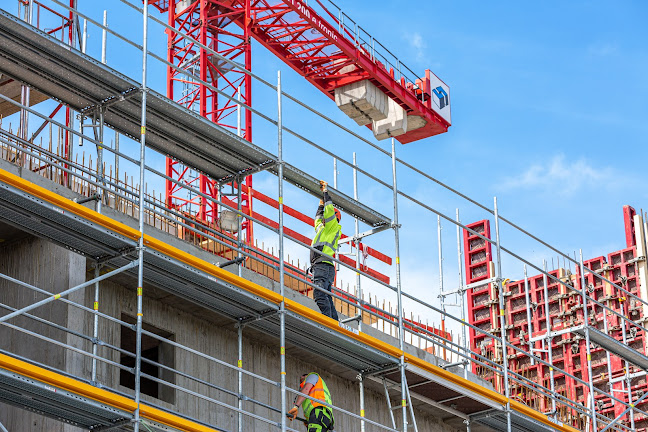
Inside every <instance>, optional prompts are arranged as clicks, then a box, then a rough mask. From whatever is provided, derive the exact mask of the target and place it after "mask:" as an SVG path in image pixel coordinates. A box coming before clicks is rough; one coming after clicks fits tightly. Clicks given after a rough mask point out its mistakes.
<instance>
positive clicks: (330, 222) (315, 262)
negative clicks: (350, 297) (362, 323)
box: [310, 180, 342, 321]
mask: <svg viewBox="0 0 648 432" xmlns="http://www.w3.org/2000/svg"><path fill="white" fill-rule="evenodd" d="M327 187H328V184H327V183H326V182H325V181H324V180H320V190H321V191H322V192H323V194H324V199H323V200H320V205H319V207H318V208H317V213H316V214H315V237H314V238H313V242H312V243H311V246H312V247H313V248H315V249H317V250H318V251H321V252H315V251H313V250H311V253H310V262H311V271H312V272H313V283H314V284H315V285H317V286H318V287H320V288H321V289H322V290H325V291H328V292H329V293H330V292H331V287H332V286H333V281H334V280H335V266H334V265H333V261H332V260H331V258H332V257H333V255H334V254H335V252H336V251H337V249H338V240H339V239H340V235H341V231H342V227H341V226H340V218H341V215H340V211H339V210H338V209H336V208H334V207H333V201H331V197H330V196H329V194H328V189H327ZM325 291H320V290H314V292H313V297H314V298H315V303H317V306H318V307H319V308H320V311H322V313H323V314H324V315H326V316H328V317H331V318H333V319H334V320H336V321H337V320H338V314H337V311H336V310H335V305H334V304H333V298H332V297H331V294H327V293H326V292H325Z"/></svg>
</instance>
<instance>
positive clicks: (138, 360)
mask: <svg viewBox="0 0 648 432" xmlns="http://www.w3.org/2000/svg"><path fill="white" fill-rule="evenodd" d="M143 6H144V9H143V20H144V23H143V29H142V122H141V125H140V161H139V231H140V238H139V242H138V247H137V251H138V254H137V255H138V267H137V329H136V330H137V331H136V338H135V341H136V342H135V351H136V352H135V404H136V405H137V408H136V409H135V418H134V419H133V421H134V424H133V430H134V432H139V429H140V428H139V426H140V397H141V394H140V390H141V388H140V387H141V386H140V381H141V375H142V316H143V315H142V294H143V292H142V291H143V287H142V286H143V284H144V172H145V166H146V164H145V155H146V151H145V150H146V96H147V95H148V88H147V87H146V76H147V59H148V2H144V5H143Z"/></svg>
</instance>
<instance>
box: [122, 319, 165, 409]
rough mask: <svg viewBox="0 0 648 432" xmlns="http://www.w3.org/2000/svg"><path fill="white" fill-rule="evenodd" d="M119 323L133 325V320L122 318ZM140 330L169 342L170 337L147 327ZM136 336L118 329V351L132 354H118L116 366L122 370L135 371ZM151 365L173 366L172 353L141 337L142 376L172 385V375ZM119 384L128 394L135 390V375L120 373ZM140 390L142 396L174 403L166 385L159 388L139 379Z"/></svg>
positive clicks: (124, 328) (132, 332) (125, 371)
mask: <svg viewBox="0 0 648 432" xmlns="http://www.w3.org/2000/svg"><path fill="white" fill-rule="evenodd" d="M121 318H122V321H124V322H126V323H128V324H136V323H137V320H136V319H135V318H134V317H132V316H129V315H125V314H122V317H121ZM142 329H144V330H146V331H148V332H150V333H154V334H156V335H158V336H160V337H163V338H165V339H169V340H173V337H174V335H173V333H170V332H168V331H165V330H162V329H159V328H157V327H155V326H153V325H151V324H148V323H142ZM136 337H137V333H136V332H135V331H134V330H133V329H131V328H130V327H126V326H121V342H120V347H121V349H123V350H125V351H128V352H130V353H132V355H128V354H125V353H123V354H121V356H120V361H119V363H120V364H122V365H123V366H126V367H129V368H134V367H135V350H136V347H137V340H136ZM146 360H149V361H150V362H155V363H158V364H160V365H164V366H167V367H170V368H173V367H174V366H175V349H174V347H173V345H171V344H168V343H165V342H164V341H160V340H159V339H156V338H154V337H152V336H148V335H145V334H143V335H142V374H146V375H149V376H151V377H154V378H158V379H160V380H164V381H167V382H170V383H172V384H175V375H174V374H173V372H171V371H169V370H167V369H166V368H163V367H161V366H158V365H157V364H151V363H150V362H149V361H146ZM119 384H121V385H123V386H124V387H127V388H129V389H131V390H135V374H134V373H132V372H130V371H127V370H124V369H120V373H119ZM140 390H141V392H142V393H143V394H145V395H148V396H151V397H154V398H156V399H160V400H162V401H164V402H168V403H171V404H173V403H175V389H174V388H173V387H170V386H168V385H165V384H162V383H160V382H158V381H155V380H153V379H151V378H147V377H144V376H142V378H141V379H140Z"/></svg>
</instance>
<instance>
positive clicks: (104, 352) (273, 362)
mask: <svg viewBox="0 0 648 432" xmlns="http://www.w3.org/2000/svg"><path fill="white" fill-rule="evenodd" d="M0 272H1V273H3V274H7V275H10V276H12V277H15V278H17V279H19V280H22V281H25V282H28V283H30V284H33V285H35V286H38V287H40V288H43V289H46V290H48V291H49V292H60V291H62V290H63V289H65V288H67V287H70V286H74V285H77V284H79V283H81V281H82V280H84V279H86V278H87V279H90V278H92V277H93V275H94V272H93V269H92V268H90V267H88V270H87V271H86V262H85V259H84V258H83V257H80V256H79V255H76V254H74V253H72V252H70V251H67V250H66V249H63V248H61V247H58V246H56V245H54V244H52V243H49V242H47V241H44V240H40V239H36V238H33V237H28V238H26V239H22V240H19V241H15V242H13V243H8V244H5V245H4V246H3V247H2V248H1V249H0ZM42 298H43V296H42V295H35V294H33V293H31V292H30V291H28V290H27V289H26V288H23V287H19V286H17V285H16V284H13V283H9V282H6V281H2V282H0V302H2V303H3V304H8V305H10V306H12V307H22V306H25V305H27V304H30V303H32V302H34V301H37V300H40V299H42ZM70 298H71V299H72V300H74V301H75V302H78V303H80V304H84V305H86V306H88V307H92V304H93V301H94V287H88V288H85V289H83V290H80V291H78V292H77V293H74V294H73V295H72V296H71V297H70ZM178 305H180V307H178ZM99 309H100V311H101V312H103V313H105V314H108V315H110V316H113V317H117V318H121V316H122V314H127V315H129V316H132V317H134V316H136V314H137V297H136V292H135V281H134V280H131V279H129V278H128V277H123V278H122V279H120V280H109V281H106V282H102V283H101V286H100V300H99ZM34 315H37V316H40V317H42V318H44V319H47V320H49V321H52V322H55V323H57V324H60V325H62V326H67V327H68V328H70V329H71V330H73V331H77V332H80V333H83V334H85V335H90V336H91V335H92V332H93V317H92V315H91V314H90V313H88V312H86V311H82V310H79V309H78V308H74V307H71V306H67V305H65V304H64V303H62V302H60V301H57V302H54V303H52V304H50V305H47V306H44V307H41V308H39V309H37V310H35V311H34ZM143 319H144V322H145V323H147V324H150V325H153V326H155V327H157V328H159V329H162V330H165V331H167V332H169V333H171V334H173V335H174V336H173V338H172V339H173V340H175V341H177V342H179V343H180V344H183V345H185V346H188V347H189V348H192V349H194V350H197V351H199V352H201V353H204V354H206V355H208V356H213V357H215V358H217V359H219V360H222V361H224V362H227V363H228V364H231V365H236V362H237V359H238V355H237V330H236V328H235V327H234V323H233V322H232V321H230V320H227V319H223V318H222V317H218V316H216V315H213V314H211V313H209V312H208V311H205V310H202V309H200V308H194V309H192V308H191V306H190V305H187V304H183V302H182V301H180V300H179V299H176V298H172V297H170V296H168V295H165V294H164V293H161V292H158V291H156V290H154V289H151V288H148V287H145V290H144V318H143ZM13 322H14V323H15V324H18V325H20V327H23V328H27V329H29V330H32V331H34V332H37V333H38V334H41V335H44V336H45V337H46V338H48V339H52V340H56V341H60V342H66V343H68V344H69V345H72V346H75V347H77V348H81V349H83V350H85V351H88V352H89V351H91V350H92V345H91V343H90V342H89V341H86V340H83V339H81V338H79V337H77V336H75V335H73V334H66V333H65V332H63V331H61V330H55V329H52V328H51V327H49V326H46V325H45V324H40V323H35V322H34V321H33V320H30V319H29V318H26V317H20V318H16V319H15V320H14V321H13ZM121 331H122V329H121V327H120V325H119V324H117V323H114V322H111V321H109V320H107V319H100V320H99V338H100V339H101V340H102V341H103V342H105V343H106V344H107V345H114V346H117V347H118V346H119V345H120V335H121ZM0 332H1V333H0V334H1V337H0V348H2V349H4V350H7V351H9V352H11V353H14V354H16V355H20V356H23V357H26V358H28V359H31V360H35V361H37V362H41V363H43V364H46V365H48V366H52V367H54V368H57V369H62V370H65V371H67V372H69V373H71V374H74V375H76V376H78V377H80V378H82V379H86V380H90V378H91V371H92V362H91V360H90V359H88V358H87V357H84V356H82V355H81V354H79V353H75V352H73V351H70V350H65V349H64V348H62V347H58V346H56V345H54V344H52V343H50V342H46V341H44V340H39V339H37V338H35V337H33V336H28V335H25V334H24V333H19V332H17V331H15V330H11V329H7V328H6V327H5V326H2V327H0ZM173 351H174V363H175V366H176V367H177V369H178V370H179V371H180V372H183V373H186V374H188V375H191V376H194V377H196V378H198V379H200V380H203V381H205V382H207V383H212V384H214V385H216V386H218V387H221V388H225V389H227V390H230V391H233V392H236V391H237V373H236V372H235V371H234V370H232V369H229V368H227V367H225V366H222V365H219V364H217V363H216V362H214V361H210V360H208V359H205V358H202V357H200V356H198V355H196V354H192V353H190V352H187V351H183V350H181V349H180V348H174V349H173ZM243 352H244V356H243V359H244V368H246V369H248V370H250V371H252V372H254V373H256V374H259V375H262V376H265V377H267V378H269V379H271V380H277V381H278V380H279V345H278V341H277V340H274V338H270V337H265V336H263V335H260V334H258V333H250V332H249V331H247V330H245V329H244V342H243ZM98 353H99V355H100V356H102V357H104V358H106V359H109V360H111V361H113V362H116V363H119V357H120V355H119V353H118V352H117V351H116V350H114V349H112V348H110V347H108V346H101V347H100V348H99V352H98ZM286 357H287V371H288V377H287V379H288V385H289V386H291V387H293V388H296V387H297V386H298V377H299V375H300V374H301V373H302V372H305V371H316V372H319V373H321V375H322V377H323V378H324V379H325V380H326V382H327V384H328V386H329V388H330V390H331V393H332V395H333V400H334V403H335V404H336V405H339V406H341V407H343V408H345V409H347V410H349V411H352V412H356V413H357V412H359V393H358V383H357V381H355V380H349V379H345V378H340V377H339V376H336V375H334V374H332V373H331V372H330V371H328V370H325V369H323V368H321V367H317V366H314V365H312V364H309V363H307V362H305V361H303V360H302V359H301V358H299V356H298V355H295V354H294V351H292V352H291V350H290V349H288V351H287V356H286ZM98 381H99V382H100V383H101V384H102V385H103V386H105V387H108V388H112V389H115V390H117V391H119V392H123V393H126V394H132V393H133V392H132V391H131V390H130V389H128V388H126V387H123V386H121V385H120V384H119V370H118V368H117V367H115V366H112V365H108V364H106V363H103V362H99V367H98ZM175 381H176V384H177V385H178V386H180V387H183V388H187V389H190V390H191V391H193V392H197V393H198V394H200V395H204V396H206V397H208V398H213V399H215V400H217V401H219V402H221V403H225V404H228V405H231V406H236V404H237V399H236V398H235V397H234V396H232V395H229V394H227V393H225V392H222V391H219V390H216V389H214V388H210V387H209V386H207V385H205V384H200V383H197V382H196V381H194V380H192V379H189V378H185V377H182V376H177V377H176V379H175ZM244 394H246V395H247V396H248V397H250V398H253V399H255V400H257V401H259V402H261V403H263V404H266V405H270V406H273V407H277V408H278V407H280V393H279V389H278V388H277V387H276V386H274V385H270V384H267V383H264V382H262V381H260V380H258V379H255V378H252V377H244ZM143 399H144V400H147V401H150V402H151V403H153V404H155V405H158V406H161V407H164V408H169V409H172V410H174V411H177V412H179V413H181V414H183V415H186V416H189V417H193V418H196V419H200V420H201V421H204V422H206V423H209V424H212V425H217V426H218V427H219V428H223V429H226V430H236V428H237V421H238V420H237V418H238V415H237V414H236V413H235V412H234V411H232V410H231V409H227V408H225V407H222V406H219V405H218V404H217V403H214V402H210V401H207V400H204V399H201V398H199V397H197V396H193V395H190V394H187V393H184V392H181V391H180V390H175V403H167V402H164V401H160V400H157V399H154V398H152V397H150V396H146V395H144V397H143ZM292 399H293V396H291V395H290V396H289V402H290V401H292ZM365 400H366V402H365V403H366V413H367V417H368V418H370V419H373V420H376V421H379V422H382V423H384V424H388V422H389V415H388V411H387V409H386V408H387V405H386V402H385V398H384V395H383V394H381V393H378V392H375V391H372V390H367V392H366V399H365ZM245 408H246V409H247V410H251V412H253V413H254V414H256V415H259V416H262V417H266V418H269V419H271V420H272V421H274V422H279V421H280V417H279V415H278V414H276V413H274V412H271V411H270V410H268V409H266V408H263V407H260V406H258V405H254V404H253V403H251V402H246V403H245ZM417 420H418V424H419V430H420V431H421V432H437V431H447V430H449V428H448V427H447V425H444V424H443V423H439V422H437V421H436V420H435V419H431V418H423V417H422V416H419V417H418V418H417ZM0 421H1V422H2V423H3V424H4V425H5V427H7V429H8V430H10V431H12V432H14V431H37V430H39V431H40V430H42V431H52V432H58V431H62V432H63V431H64V432H68V431H70V432H71V431H77V430H80V429H78V428H75V427H72V426H70V425H65V424H63V423H61V422H58V421H55V420H50V419H46V418H43V417H42V416H39V415H37V414H33V413H29V412H26V411H24V410H21V409H19V408H14V407H11V406H7V405H4V404H3V405H0ZM336 421H337V424H336V429H337V430H338V431H353V430H359V423H358V421H357V420H353V419H351V418H349V417H348V416H345V415H343V414H341V413H338V414H337V415H336ZM294 427H296V428H297V429H301V427H302V426H301V424H299V423H296V424H294ZM244 430H245V431H249V432H252V431H276V430H277V429H276V427H275V426H273V425H271V424H268V423H264V422H262V421H260V420H256V419H253V418H250V417H248V416H244ZM367 430H368V431H371V430H379V429H377V428H375V427H368V428H367Z"/></svg>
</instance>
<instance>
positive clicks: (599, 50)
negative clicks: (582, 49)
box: [587, 42, 619, 57]
mask: <svg viewBox="0 0 648 432" xmlns="http://www.w3.org/2000/svg"><path fill="white" fill-rule="evenodd" d="M618 49H619V47H618V46H616V45H615V44H612V43H609V42H607V43H601V44H591V45H590V46H589V47H587V52H588V53H589V54H591V55H594V56H598V57H607V56H610V55H612V54H615V53H616V52H617V51H618Z"/></svg>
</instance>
